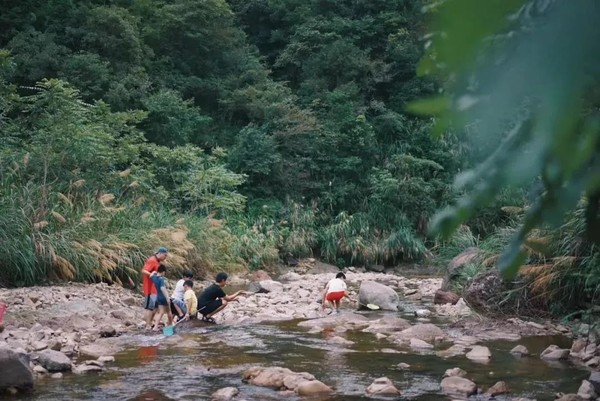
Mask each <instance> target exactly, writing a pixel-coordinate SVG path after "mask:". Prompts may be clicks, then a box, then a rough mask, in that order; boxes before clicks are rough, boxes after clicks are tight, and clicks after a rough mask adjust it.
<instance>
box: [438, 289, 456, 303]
mask: <svg viewBox="0 0 600 401" xmlns="http://www.w3.org/2000/svg"><path fill="white" fill-rule="evenodd" d="M459 299H460V295H458V294H456V293H454V292H452V291H443V290H437V291H436V292H435V295H434V296H433V303H434V304H436V305H445V304H452V305H455V304H456V303H457V302H458V300H459Z"/></svg>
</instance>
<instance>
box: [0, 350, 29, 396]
mask: <svg viewBox="0 0 600 401" xmlns="http://www.w3.org/2000/svg"><path fill="white" fill-rule="evenodd" d="M10 387H12V388H17V389H23V390H29V389H31V388H33V372H32V371H31V369H30V367H29V356H27V355H25V354H19V353H16V352H14V351H13V350H11V349H9V348H6V347H1V348H0V390H5V389H7V388H10Z"/></svg>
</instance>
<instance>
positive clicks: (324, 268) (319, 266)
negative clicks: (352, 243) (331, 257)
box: [308, 261, 340, 274]
mask: <svg viewBox="0 0 600 401" xmlns="http://www.w3.org/2000/svg"><path fill="white" fill-rule="evenodd" d="M339 272H340V269H339V267H337V266H334V265H330V264H327V263H323V262H319V261H316V262H315V264H314V266H313V267H312V268H311V269H310V270H309V271H308V274H327V273H339Z"/></svg>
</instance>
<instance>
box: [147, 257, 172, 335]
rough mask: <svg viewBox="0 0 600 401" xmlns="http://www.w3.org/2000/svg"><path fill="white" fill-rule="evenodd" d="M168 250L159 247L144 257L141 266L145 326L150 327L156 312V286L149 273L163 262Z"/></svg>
mask: <svg viewBox="0 0 600 401" xmlns="http://www.w3.org/2000/svg"><path fill="white" fill-rule="evenodd" d="M167 256H169V252H168V251H167V248H165V247H162V246H161V247H160V248H158V250H157V251H156V253H155V254H154V255H152V256H150V257H149V258H148V259H146V263H145V264H144V267H142V286H143V289H144V321H145V322H146V328H147V329H150V328H151V327H152V318H153V317H154V313H155V312H156V287H155V286H154V283H153V282H152V279H151V278H150V275H151V274H152V273H153V272H155V271H157V270H158V266H159V265H160V264H161V262H163V261H164V260H165V259H166V258H167Z"/></svg>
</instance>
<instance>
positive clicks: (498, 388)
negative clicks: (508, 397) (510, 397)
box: [486, 381, 509, 397]
mask: <svg viewBox="0 0 600 401" xmlns="http://www.w3.org/2000/svg"><path fill="white" fill-rule="evenodd" d="M508 392H509V390H508V386H507V385H506V383H505V382H503V381H499V382H497V383H496V384H494V385H493V386H492V387H490V388H489V389H488V390H487V391H486V393H487V394H489V395H491V396H492V397H495V396H497V395H500V394H506V393H508Z"/></svg>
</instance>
